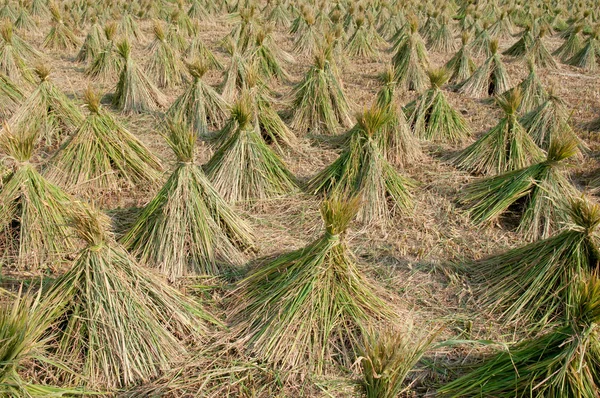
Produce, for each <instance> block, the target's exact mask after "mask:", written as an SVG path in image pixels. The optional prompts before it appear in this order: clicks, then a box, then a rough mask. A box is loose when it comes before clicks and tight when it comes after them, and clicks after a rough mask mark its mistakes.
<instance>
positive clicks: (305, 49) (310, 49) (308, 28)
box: [294, 8, 321, 56]
mask: <svg viewBox="0 0 600 398" xmlns="http://www.w3.org/2000/svg"><path fill="white" fill-rule="evenodd" d="M301 17H302V18H303V24H302V26H303V28H302V29H301V30H298V31H297V32H296V37H295V39H294V53H295V54H300V55H308V56H312V55H313V54H314V53H315V52H317V51H318V45H319V43H320V42H321V35H320V34H319V32H320V30H319V28H318V26H317V24H316V19H315V15H314V13H313V12H312V11H310V10H309V9H308V8H305V9H304V10H303V11H302V15H301Z"/></svg>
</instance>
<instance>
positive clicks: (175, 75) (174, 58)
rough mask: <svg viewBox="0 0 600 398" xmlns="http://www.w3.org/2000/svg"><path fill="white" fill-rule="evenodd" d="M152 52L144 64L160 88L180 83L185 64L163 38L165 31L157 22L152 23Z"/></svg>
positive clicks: (182, 78) (182, 81)
mask: <svg viewBox="0 0 600 398" xmlns="http://www.w3.org/2000/svg"><path fill="white" fill-rule="evenodd" d="M150 48H151V50H150V51H152V53H151V54H150V58H149V59H148V63H147V64H146V73H147V74H148V75H149V76H151V77H152V78H153V79H154V80H155V81H156V83H157V85H158V87H160V88H172V87H175V86H180V85H182V84H183V83H184V82H185V80H186V77H185V65H184V63H183V61H182V59H181V58H180V56H179V54H178V53H176V52H175V51H174V50H173V48H172V47H171V46H170V45H169V43H167V41H166V39H165V32H164V29H163V27H162V25H161V24H160V23H159V22H155V23H154V41H153V42H152V43H151V44H150Z"/></svg>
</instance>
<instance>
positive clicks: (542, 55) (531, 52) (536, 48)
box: [523, 29, 557, 69]
mask: <svg viewBox="0 0 600 398" xmlns="http://www.w3.org/2000/svg"><path fill="white" fill-rule="evenodd" d="M545 35H546V31H545V30H544V29H540V32H539V33H538V35H537V37H536V38H535V40H534V41H533V43H532V44H531V47H530V48H529V49H528V50H527V51H526V53H525V54H523V57H528V58H529V59H532V60H533V62H534V63H535V65H537V66H539V67H540V68H548V69H556V67H557V64H556V61H555V60H554V58H552V54H550V52H549V51H548V49H547V48H546V45H545V44H544V41H543V38H544V36H545Z"/></svg>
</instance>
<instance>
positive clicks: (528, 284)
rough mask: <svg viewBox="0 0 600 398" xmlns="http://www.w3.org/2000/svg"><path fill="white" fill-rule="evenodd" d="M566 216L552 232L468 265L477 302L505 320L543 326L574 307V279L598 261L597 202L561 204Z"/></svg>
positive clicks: (599, 219) (599, 220) (586, 275)
mask: <svg viewBox="0 0 600 398" xmlns="http://www.w3.org/2000/svg"><path fill="white" fill-rule="evenodd" d="M565 207H566V209H565V211H566V213H567V214H568V221H567V223H566V224H565V226H564V227H562V228H561V230H560V231H558V232H557V233H556V234H554V235H553V236H550V237H548V238H546V239H543V240H540V241H537V242H533V243H530V244H528V245H525V246H522V247H518V248H516V249H512V250H509V251H507V252H505V253H501V254H497V255H494V256H491V257H488V258H485V259H483V260H479V261H477V262H475V263H474V264H471V265H470V266H469V269H470V273H471V274H472V275H473V280H474V281H476V282H479V283H480V284H481V285H480V288H479V294H480V295H481V303H482V304H483V305H485V307H486V308H489V309H490V310H491V311H492V310H497V311H498V312H499V313H500V314H501V315H502V320H503V321H505V322H511V323H512V322H523V323H524V324H527V325H538V326H544V325H546V324H548V323H550V322H553V321H555V320H556V318H557V317H559V316H563V317H564V316H566V317H571V316H572V311H573V310H574V309H575V308H576V307H577V303H576V302H574V299H576V297H577V294H576V293H577V283H576V282H578V281H585V280H587V279H588V278H589V277H590V276H591V275H592V274H593V273H594V272H595V271H596V269H597V267H598V261H600V252H599V251H598V247H599V243H600V239H599V236H598V232H597V228H598V224H600V207H599V206H598V205H597V204H594V203H592V202H590V201H588V200H585V199H573V200H571V201H570V203H569V204H568V206H565Z"/></svg>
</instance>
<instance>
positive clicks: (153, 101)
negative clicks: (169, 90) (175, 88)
mask: <svg viewBox="0 0 600 398" xmlns="http://www.w3.org/2000/svg"><path fill="white" fill-rule="evenodd" d="M117 51H118V52H119V55H120V56H121V58H123V64H122V65H123V68H122V70H121V73H120V75H119V82H118V83H117V87H116V89H115V95H114V97H113V105H114V106H115V107H117V109H119V110H120V111H122V112H125V113H144V112H154V111H156V110H158V108H160V107H162V106H164V105H165V104H166V97H165V96H164V94H163V93H161V92H160V91H159V89H158V88H157V87H156V86H155V85H154V84H153V83H152V82H151V81H150V79H148V76H146V74H144V72H143V71H142V70H141V69H140V68H139V67H138V65H137V64H136V63H135V62H134V61H133V59H132V58H131V47H130V45H129V42H128V41H127V40H125V41H122V42H120V43H119V44H118V45H117Z"/></svg>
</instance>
